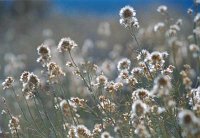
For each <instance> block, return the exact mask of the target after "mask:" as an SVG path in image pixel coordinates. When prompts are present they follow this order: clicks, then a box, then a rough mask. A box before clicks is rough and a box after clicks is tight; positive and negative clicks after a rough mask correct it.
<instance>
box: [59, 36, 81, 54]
mask: <svg viewBox="0 0 200 138" xmlns="http://www.w3.org/2000/svg"><path fill="white" fill-rule="evenodd" d="M75 47H77V44H76V43H75V42H74V41H73V40H72V39H71V38H69V37H67V38H62V39H61V40H60V42H59V44H58V50H59V52H70V51H71V50H72V49H73V48H75Z"/></svg>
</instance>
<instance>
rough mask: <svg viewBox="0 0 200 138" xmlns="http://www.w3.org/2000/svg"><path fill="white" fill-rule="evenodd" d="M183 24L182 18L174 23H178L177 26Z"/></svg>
mask: <svg viewBox="0 0 200 138" xmlns="http://www.w3.org/2000/svg"><path fill="white" fill-rule="evenodd" d="M182 24H183V20H182V19H178V20H177V21H176V25H178V26H179V27H180V26H181V25H182Z"/></svg>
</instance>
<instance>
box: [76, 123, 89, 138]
mask: <svg viewBox="0 0 200 138" xmlns="http://www.w3.org/2000/svg"><path fill="white" fill-rule="evenodd" d="M76 136H77V137H78V138H92V134H91V132H90V130H89V129H88V128H87V127H86V126H84V125H78V126H77V127H76Z"/></svg>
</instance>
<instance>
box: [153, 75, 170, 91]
mask: <svg viewBox="0 0 200 138" xmlns="http://www.w3.org/2000/svg"><path fill="white" fill-rule="evenodd" d="M154 83H155V85H158V86H159V87H160V88H168V89H171V87H172V85H171V80H170V78H169V77H168V76H159V77H157V78H156V79H155V81H154Z"/></svg>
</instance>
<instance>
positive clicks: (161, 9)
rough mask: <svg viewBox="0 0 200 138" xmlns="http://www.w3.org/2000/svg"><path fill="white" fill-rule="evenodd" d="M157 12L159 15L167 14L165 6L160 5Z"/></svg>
mask: <svg viewBox="0 0 200 138" xmlns="http://www.w3.org/2000/svg"><path fill="white" fill-rule="evenodd" d="M157 12H159V13H161V14H165V13H166V12H167V6H165V5H161V6H159V7H158V8H157Z"/></svg>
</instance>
